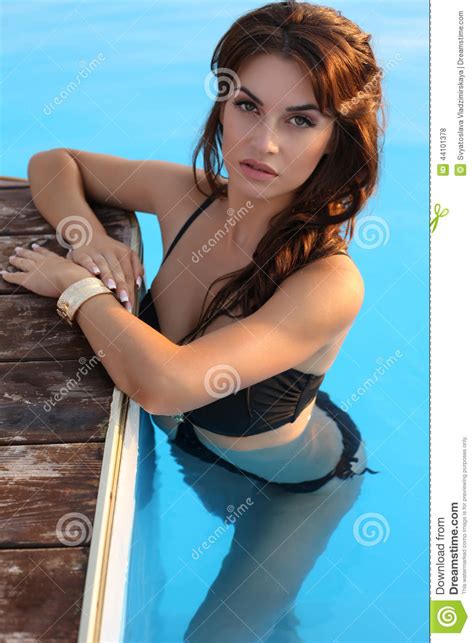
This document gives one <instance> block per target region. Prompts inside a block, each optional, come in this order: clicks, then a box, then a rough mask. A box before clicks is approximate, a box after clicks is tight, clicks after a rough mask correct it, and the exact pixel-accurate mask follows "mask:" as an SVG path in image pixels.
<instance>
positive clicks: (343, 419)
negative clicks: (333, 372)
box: [173, 391, 380, 493]
mask: <svg viewBox="0 0 474 643" xmlns="http://www.w3.org/2000/svg"><path fill="white" fill-rule="evenodd" d="M316 403H317V406H318V407H319V408H321V409H322V410H323V411H325V412H326V413H327V414H328V415H329V416H330V417H331V418H332V419H333V420H334V421H335V422H336V424H337V426H338V427H339V430H340V431H341V434H342V440H343V445H344V448H343V452H342V455H341V458H340V460H339V462H338V463H337V465H336V466H335V468H334V469H333V470H332V471H330V472H329V473H328V474H327V475H325V476H324V477H322V478H317V479H315V480H305V481H304V482H271V481H268V480H265V478H262V477H260V476H258V475H256V474H254V473H250V472H248V471H244V470H243V469H240V468H239V467H237V466H235V465H234V464H232V463H230V462H228V461H227V460H225V459H224V458H221V457H220V456H218V455H217V454H216V453H214V452H213V451H211V450H210V449H208V448H207V447H206V445H205V444H203V443H202V442H201V441H200V440H199V438H198V437H197V435H196V432H195V430H194V427H193V425H192V424H191V422H190V421H189V420H188V419H186V418H185V419H184V420H183V421H182V422H181V423H180V424H179V425H178V430H177V434H176V438H175V440H173V443H174V444H176V445H178V446H179V447H180V448H181V449H182V450H183V451H185V452H186V453H189V454H191V455H194V456H196V457H197V458H199V459H200V460H203V461H204V462H209V464H217V465H218V466H220V467H223V468H224V469H227V470H228V471H232V472H234V473H239V474H241V475H245V476H247V477H250V478H254V479H255V480H259V481H262V482H265V483H266V484H269V485H272V486H278V487H279V488H282V489H286V490H287V491H294V492H297V493H305V492H308V491H316V489H319V488H320V487H322V486H323V485H324V484H326V482H329V480H331V479H332V478H341V479H343V480H344V479H346V478H352V477H353V476H355V475H357V476H361V475H362V474H363V473H365V472H366V471H368V472H369V473H380V471H373V470H372V469H369V468H368V467H365V469H364V470H363V471H361V472H360V473H356V472H355V471H353V470H352V468H351V462H358V460H359V458H357V457H355V453H356V451H357V449H358V448H359V446H360V443H361V435H360V431H359V430H358V429H357V427H356V425H355V424H354V422H353V421H352V420H351V418H350V416H349V415H348V414H347V413H346V412H345V411H342V410H341V409H340V408H339V407H337V406H336V405H335V404H334V403H333V402H331V400H330V399H329V396H328V395H327V393H324V392H323V391H319V392H318V397H317V400H316Z"/></svg>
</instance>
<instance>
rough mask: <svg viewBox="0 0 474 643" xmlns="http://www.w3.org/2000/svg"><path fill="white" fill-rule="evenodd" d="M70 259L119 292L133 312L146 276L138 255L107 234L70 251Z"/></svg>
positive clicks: (68, 256)
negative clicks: (137, 295)
mask: <svg viewBox="0 0 474 643" xmlns="http://www.w3.org/2000/svg"><path fill="white" fill-rule="evenodd" d="M67 258H68V259H71V260H72V261H74V262H75V263H76V264H79V265H80V266H83V267H84V268H86V269H87V270H89V272H90V273H91V274H93V275H95V276H97V275H100V279H101V280H102V281H103V282H104V284H105V285H106V286H107V287H108V288H110V289H111V290H116V293H117V296H118V298H119V299H120V301H122V302H126V301H127V300H128V301H129V303H130V306H129V309H130V310H131V309H132V306H133V303H134V301H135V288H137V287H138V288H139V287H140V285H141V282H142V279H143V275H144V273H145V271H144V268H143V266H142V264H141V262H140V259H139V257H138V255H137V253H136V252H134V251H133V250H132V249H131V248H129V247H128V246H127V245H126V244H124V243H122V242H121V241H117V240H115V239H112V237H109V236H108V235H105V234H102V235H101V234H97V233H96V234H94V236H93V238H92V240H91V241H90V243H87V244H84V245H82V246H80V247H79V248H76V249H75V250H69V252H68V254H67Z"/></svg>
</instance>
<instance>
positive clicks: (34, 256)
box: [15, 246, 41, 261]
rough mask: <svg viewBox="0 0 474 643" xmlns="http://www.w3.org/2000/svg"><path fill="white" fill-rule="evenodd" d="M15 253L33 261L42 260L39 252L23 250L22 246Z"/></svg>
mask: <svg viewBox="0 0 474 643" xmlns="http://www.w3.org/2000/svg"><path fill="white" fill-rule="evenodd" d="M15 253H16V255H17V256H19V257H23V258H25V259H31V260H32V261H38V259H40V258H41V257H40V255H39V253H38V252H33V250H28V248H22V247H21V246H17V247H16V248H15Z"/></svg>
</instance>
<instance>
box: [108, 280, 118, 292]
mask: <svg viewBox="0 0 474 643" xmlns="http://www.w3.org/2000/svg"><path fill="white" fill-rule="evenodd" d="M107 288H110V290H112V289H115V288H117V284H116V283H115V281H114V280H113V279H107Z"/></svg>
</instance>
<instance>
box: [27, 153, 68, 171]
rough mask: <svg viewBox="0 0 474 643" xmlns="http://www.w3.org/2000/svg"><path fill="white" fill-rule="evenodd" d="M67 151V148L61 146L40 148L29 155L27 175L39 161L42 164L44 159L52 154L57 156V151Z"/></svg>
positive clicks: (48, 158)
mask: <svg viewBox="0 0 474 643" xmlns="http://www.w3.org/2000/svg"><path fill="white" fill-rule="evenodd" d="M64 152H66V153H67V150H66V149H65V148H63V147H53V148H52V149H50V150H42V151H41V152H36V154H33V156H31V157H30V160H29V161H28V176H30V172H31V171H32V169H33V168H34V167H35V166H37V165H38V164H39V163H40V162H41V163H42V164H43V163H44V162H45V161H46V160H50V159H51V157H52V156H57V155H58V154H59V153H64Z"/></svg>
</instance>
